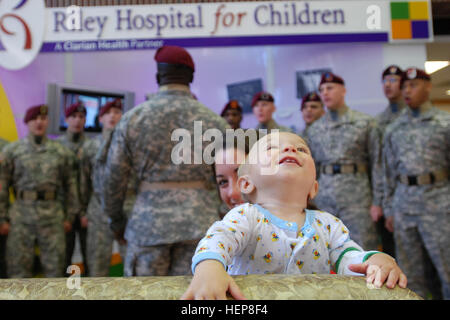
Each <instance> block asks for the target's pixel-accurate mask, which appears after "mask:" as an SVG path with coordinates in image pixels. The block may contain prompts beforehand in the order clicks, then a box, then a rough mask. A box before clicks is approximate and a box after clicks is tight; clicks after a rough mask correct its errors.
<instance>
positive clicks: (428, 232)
mask: <svg viewBox="0 0 450 320" xmlns="http://www.w3.org/2000/svg"><path fill="white" fill-rule="evenodd" d="M402 83H403V84H402V86H403V88H402V94H403V97H404V99H405V102H406V104H407V105H408V107H407V108H405V109H404V110H402V111H401V113H400V115H399V116H398V118H397V119H396V120H395V121H394V122H392V123H391V124H390V125H388V126H387V128H386V131H385V134H384V141H383V146H384V149H383V169H384V173H385V188H384V190H385V197H384V214H385V216H386V225H387V227H388V228H389V229H393V230H394V238H395V250H396V255H397V259H398V263H399V265H400V267H401V268H402V269H403V271H404V272H405V274H406V275H407V277H408V284H409V287H410V288H411V289H412V290H414V291H415V292H416V293H417V294H419V295H422V296H423V297H426V292H427V285H429V284H430V282H431V281H432V280H430V279H429V278H427V277H425V265H426V264H429V263H430V258H431V263H432V264H433V265H434V267H435V268H436V270H437V272H438V274H439V278H440V282H441V289H442V295H443V297H444V298H445V299H450V250H449V248H450V246H449V244H450V219H449V214H450V197H449V195H450V183H449V169H450V152H449V150H450V115H449V114H448V113H447V112H445V111H440V110H438V109H436V108H434V107H433V106H432V105H431V102H430V101H429V95H430V91H431V81H430V76H429V75H428V74H427V73H425V71H423V70H420V69H416V68H409V69H407V70H406V72H405V74H404V76H403V81H402ZM428 257H429V258H428Z"/></svg>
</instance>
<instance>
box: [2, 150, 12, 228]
mask: <svg viewBox="0 0 450 320" xmlns="http://www.w3.org/2000/svg"><path fill="white" fill-rule="evenodd" d="M13 171H14V164H13V161H12V159H11V157H10V156H9V154H8V153H6V152H1V151H0V225H2V224H3V223H5V222H8V221H9V216H8V208H9V187H10V186H11V185H12V175H13Z"/></svg>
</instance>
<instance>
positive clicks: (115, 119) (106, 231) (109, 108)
mask: <svg viewBox="0 0 450 320" xmlns="http://www.w3.org/2000/svg"><path fill="white" fill-rule="evenodd" d="M122 108H123V105H122V101H121V99H119V98H118V99H115V100H114V101H110V102H108V103H106V104H105V105H104V106H102V108H101V109H100V112H99V120H100V123H101V124H102V127H103V129H102V134H101V135H98V136H97V137H95V138H93V139H90V140H88V141H86V142H85V143H84V144H83V146H82V148H81V150H80V152H79V157H80V162H81V179H80V190H81V199H82V202H83V204H84V206H83V207H84V208H85V210H86V212H87V220H88V221H89V227H88V231H87V253H88V259H87V261H88V267H89V276H91V277H107V276H108V275H109V267H110V261H111V254H112V247H113V241H114V234H113V233H112V231H111V230H110V228H109V219H108V216H107V215H106V214H105V213H104V212H103V211H102V208H101V202H100V197H101V193H102V187H103V185H102V179H103V173H104V170H105V167H104V163H103V161H100V159H99V157H100V155H101V154H102V150H103V148H107V146H106V145H105V144H106V143H107V141H109V140H110V137H111V135H112V132H113V130H114V127H115V126H116V125H117V123H119V121H120V119H121V118H122ZM119 245H120V247H119V249H120V253H121V256H122V257H124V256H125V253H124V252H125V246H124V243H123V242H122V243H119Z"/></svg>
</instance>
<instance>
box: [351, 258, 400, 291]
mask: <svg viewBox="0 0 450 320" xmlns="http://www.w3.org/2000/svg"><path fill="white" fill-rule="evenodd" d="M348 268H349V269H350V270H351V271H353V272H357V273H363V274H365V275H366V282H367V283H369V284H373V285H375V287H377V288H381V286H382V285H383V283H385V282H386V287H388V288H391V289H392V288H394V287H395V285H396V284H397V283H398V285H399V287H400V288H406V285H407V283H408V280H407V279H406V275H405V274H404V273H403V272H402V270H401V269H400V267H399V266H398V265H397V263H396V262H395V259H394V258H392V257H391V256H389V255H387V254H385V253H381V252H380V253H376V254H374V255H373V256H371V257H370V258H369V259H368V260H367V261H366V262H364V263H359V264H351V265H349V266H348Z"/></svg>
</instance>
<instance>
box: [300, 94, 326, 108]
mask: <svg viewBox="0 0 450 320" xmlns="http://www.w3.org/2000/svg"><path fill="white" fill-rule="evenodd" d="M310 101H317V102H320V103H322V100H320V96H319V94H318V93H317V92H314V91H313V92H310V93H307V94H305V95H304V96H303V98H302V104H301V105H300V110H303V108H304V106H305V103H307V102H310Z"/></svg>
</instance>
